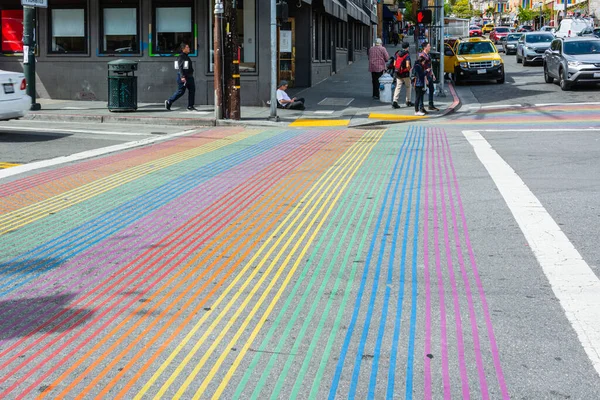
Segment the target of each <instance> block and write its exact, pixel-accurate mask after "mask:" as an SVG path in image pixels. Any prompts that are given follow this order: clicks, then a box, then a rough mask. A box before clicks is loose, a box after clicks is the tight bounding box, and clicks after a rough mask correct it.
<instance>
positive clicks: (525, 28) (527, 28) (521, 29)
mask: <svg viewBox="0 0 600 400" xmlns="http://www.w3.org/2000/svg"><path fill="white" fill-rule="evenodd" d="M517 32H533V26H531V25H519V26H518V27H517Z"/></svg>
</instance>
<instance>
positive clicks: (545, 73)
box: [544, 63, 554, 83]
mask: <svg viewBox="0 0 600 400" xmlns="http://www.w3.org/2000/svg"><path fill="white" fill-rule="evenodd" d="M544 80H545V81H546V83H552V82H554V78H553V77H551V76H550V75H549V74H548V66H547V65H546V64H545V63H544Z"/></svg>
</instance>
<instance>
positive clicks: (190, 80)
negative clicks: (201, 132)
mask: <svg viewBox="0 0 600 400" xmlns="http://www.w3.org/2000/svg"><path fill="white" fill-rule="evenodd" d="M189 53H190V45H189V44H187V43H181V54H180V55H179V57H178V58H177V67H178V70H177V91H176V92H175V93H173V96H171V97H170V98H169V100H165V108H166V109H167V110H170V109H171V106H172V105H173V103H175V102H176V101H177V99H179V98H180V97H181V96H183V94H184V93H185V90H186V89H187V91H188V106H187V109H188V110H189V111H198V110H196V108H195V107H194V104H195V102H196V82H195V81H194V66H193V65H192V60H191V59H190V56H189V55H188V54H189Z"/></svg>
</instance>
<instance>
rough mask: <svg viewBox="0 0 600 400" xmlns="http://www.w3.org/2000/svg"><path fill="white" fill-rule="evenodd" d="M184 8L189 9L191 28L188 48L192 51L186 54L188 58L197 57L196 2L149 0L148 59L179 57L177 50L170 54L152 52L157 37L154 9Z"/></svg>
mask: <svg viewBox="0 0 600 400" xmlns="http://www.w3.org/2000/svg"><path fill="white" fill-rule="evenodd" d="M177 7H181V8H185V7H191V9H192V11H191V15H192V20H191V26H192V40H190V47H192V49H191V50H192V51H190V54H188V55H189V56H190V57H197V56H198V32H197V21H196V19H197V18H196V12H197V6H196V1H194V0H174V1H165V0H150V16H151V18H150V20H151V21H152V30H151V31H150V32H148V35H149V37H148V55H149V56H150V57H179V54H180V52H179V51H178V50H175V51H173V52H172V53H159V52H156V53H155V52H153V47H154V42H153V41H154V39H155V38H156V37H157V36H158V32H157V30H156V29H157V27H158V25H157V23H156V9H157V8H177Z"/></svg>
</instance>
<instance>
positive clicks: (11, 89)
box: [2, 83, 15, 94]
mask: <svg viewBox="0 0 600 400" xmlns="http://www.w3.org/2000/svg"><path fill="white" fill-rule="evenodd" d="M2 86H4V93H6V94H11V93H14V92H15V87H14V86H13V84H12V83H3V84H2Z"/></svg>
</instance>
